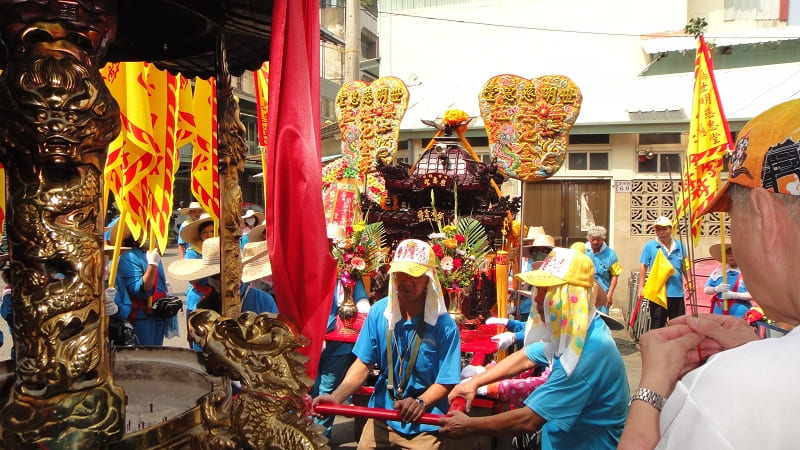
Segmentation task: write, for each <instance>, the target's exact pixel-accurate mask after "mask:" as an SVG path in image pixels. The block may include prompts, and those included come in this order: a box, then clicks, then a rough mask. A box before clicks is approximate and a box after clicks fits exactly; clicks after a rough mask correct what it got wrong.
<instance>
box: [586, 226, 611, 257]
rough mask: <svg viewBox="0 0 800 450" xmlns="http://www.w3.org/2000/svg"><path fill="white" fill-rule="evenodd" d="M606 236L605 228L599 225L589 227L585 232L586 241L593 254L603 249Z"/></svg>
mask: <svg viewBox="0 0 800 450" xmlns="http://www.w3.org/2000/svg"><path fill="white" fill-rule="evenodd" d="M607 235H608V232H607V231H606V228H605V227H602V226H600V225H592V226H591V227H589V230H588V231H587V232H586V239H588V241H589V245H590V246H591V247H592V251H593V252H594V253H597V252H599V251H600V250H601V249H602V248H603V242H605V240H606V236H607Z"/></svg>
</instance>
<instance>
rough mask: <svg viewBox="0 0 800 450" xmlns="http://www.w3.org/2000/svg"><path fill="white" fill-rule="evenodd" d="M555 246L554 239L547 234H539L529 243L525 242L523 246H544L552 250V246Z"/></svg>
mask: <svg viewBox="0 0 800 450" xmlns="http://www.w3.org/2000/svg"><path fill="white" fill-rule="evenodd" d="M555 246H556V241H555V239H553V236H550V235H549V234H540V235H539V236H536V238H535V239H534V240H533V242H531V243H529V244H525V245H523V246H522V247H523V248H530V247H546V248H547V249H548V250H552V248H553V247H555Z"/></svg>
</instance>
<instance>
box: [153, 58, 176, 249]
mask: <svg viewBox="0 0 800 450" xmlns="http://www.w3.org/2000/svg"><path fill="white" fill-rule="evenodd" d="M147 80H148V84H149V85H150V88H151V89H152V92H151V93H150V95H149V100H150V117H151V124H152V127H153V133H154V135H155V137H156V142H155V144H156V145H154V146H152V147H151V148H150V151H151V152H152V153H153V155H154V157H155V159H156V163H155V166H154V168H153V170H151V171H150V173H148V174H147V181H146V183H145V184H146V186H147V188H148V190H149V191H150V192H149V196H150V197H149V198H150V205H149V206H150V211H149V216H148V221H149V225H150V226H149V229H150V236H152V237H153V241H151V247H154V246H155V247H157V248H158V249H160V250H161V252H162V253H163V252H164V251H165V250H166V248H167V243H168V240H169V236H168V234H169V221H170V219H171V216H172V201H173V195H172V194H173V182H174V179H175V172H176V171H177V170H178V147H177V126H178V94H179V85H180V81H179V78H178V76H176V75H172V74H171V73H168V72H167V71H164V70H159V69H157V68H156V67H155V66H153V65H150V66H148V67H147Z"/></svg>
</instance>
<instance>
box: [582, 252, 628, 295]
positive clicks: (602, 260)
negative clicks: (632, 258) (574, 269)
mask: <svg viewBox="0 0 800 450" xmlns="http://www.w3.org/2000/svg"><path fill="white" fill-rule="evenodd" d="M586 256H588V257H589V258H591V260H592V262H593V263H594V279H595V280H597V283H598V284H599V285H600V286H601V287H602V288H603V290H604V291H606V292H608V288H609V287H611V277H615V276H619V274H620V273H622V267H621V266H620V265H619V258H617V254H616V253H615V252H614V250H611V247H609V246H608V245H607V244H606V243H605V242H603V246H602V247H601V248H600V251H599V252H597V253H595V252H593V251H592V246H591V244H589V243H588V242H587V243H586Z"/></svg>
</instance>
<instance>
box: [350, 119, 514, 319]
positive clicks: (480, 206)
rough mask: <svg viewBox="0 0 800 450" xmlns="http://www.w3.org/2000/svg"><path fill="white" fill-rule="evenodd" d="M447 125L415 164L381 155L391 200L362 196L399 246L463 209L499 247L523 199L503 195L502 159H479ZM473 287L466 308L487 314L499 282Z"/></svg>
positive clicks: (370, 215) (372, 218)
mask: <svg viewBox="0 0 800 450" xmlns="http://www.w3.org/2000/svg"><path fill="white" fill-rule="evenodd" d="M426 123H429V122H426ZM443 131H444V133H443V134H442V135H441V136H436V137H434V138H433V144H432V145H431V146H430V147H429V148H428V149H427V150H425V152H423V153H422V155H421V156H420V158H419V159H418V160H417V161H416V162H415V163H414V164H413V165H411V166H410V165H408V164H404V163H396V164H391V165H386V164H382V163H381V162H380V159H376V168H377V170H378V171H379V172H380V173H381V175H382V176H383V178H384V180H385V183H386V191H387V197H386V202H385V206H381V205H378V204H376V203H373V202H371V201H369V200H366V198H365V197H362V199H364V200H363V201H364V204H363V205H362V206H363V208H364V212H365V214H366V217H367V222H378V221H382V222H383V224H384V226H385V228H386V237H387V242H389V243H390V244H391V245H392V247H393V246H394V245H395V244H396V243H397V242H399V241H401V240H403V239H407V238H416V239H421V240H424V241H427V240H428V235H429V234H430V233H433V232H438V231H439V228H438V225H437V223H438V224H441V225H445V224H449V223H452V222H453V219H454V214H456V213H457V214H458V216H459V217H463V216H470V217H472V218H473V219H475V220H477V221H478V222H480V223H481V225H483V227H484V228H485V229H486V234H487V237H488V239H489V243H490V245H491V246H492V247H493V248H495V249H499V248H500V247H501V245H502V230H503V227H504V223H505V221H506V219H507V218H508V217H513V216H514V215H515V214H516V213H517V212H518V211H519V208H520V203H521V199H520V198H519V197H514V198H509V197H507V196H504V197H499V196H498V194H497V191H496V190H495V189H494V188H493V186H492V181H494V183H495V184H496V185H497V186H500V185H501V184H502V183H503V182H504V181H505V180H506V179H507V176H506V175H504V174H503V173H502V172H501V171H499V170H498V166H497V164H496V163H495V162H494V161H493V162H492V163H491V164H488V165H487V164H484V163H482V162H480V161H476V160H475V159H474V158H472V156H470V154H469V152H468V151H467V150H465V149H464V148H463V147H462V145H461V141H460V138H459V136H457V135H453V134H454V133H453V131H452V129H451V128H450V127H445V128H444V130H443ZM509 213H510V215H509ZM481 276H484V275H481ZM478 286H480V287H481V289H477V287H478ZM473 287H474V289H472V290H471V291H472V292H471V295H470V297H471V300H472V301H471V302H465V309H464V313H465V314H466V315H467V316H468V317H474V316H477V315H480V314H484V315H485V314H486V312H487V311H488V308H489V306H490V305H493V304H494V301H495V296H494V292H493V290H494V285H493V283H477V281H476V282H475V283H473ZM484 291H485V292H484ZM466 303H471V304H469V305H468V304H466Z"/></svg>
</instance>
